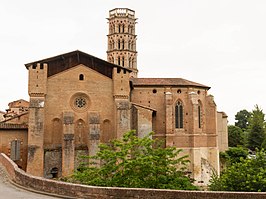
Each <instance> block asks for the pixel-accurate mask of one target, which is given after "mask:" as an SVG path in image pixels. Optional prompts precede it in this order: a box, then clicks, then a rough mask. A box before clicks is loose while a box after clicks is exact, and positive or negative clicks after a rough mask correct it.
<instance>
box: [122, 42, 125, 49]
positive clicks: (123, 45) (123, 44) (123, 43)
mask: <svg viewBox="0 0 266 199" xmlns="http://www.w3.org/2000/svg"><path fill="white" fill-rule="evenodd" d="M124 47H125V41H124V39H123V40H122V50H124Z"/></svg>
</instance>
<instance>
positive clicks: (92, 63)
mask: <svg viewBox="0 0 266 199" xmlns="http://www.w3.org/2000/svg"><path fill="white" fill-rule="evenodd" d="M38 63H39V64H48V74H47V76H48V77H49V76H52V75H55V74H57V73H60V72H62V71H65V70H67V69H69V68H72V67H74V66H77V65H78V64H83V65H85V66H87V67H89V68H91V69H93V70H95V71H97V72H99V73H101V74H103V75H105V76H107V77H110V78H112V72H113V68H114V67H117V68H120V69H123V70H127V71H130V72H131V70H129V69H126V68H124V67H121V66H118V65H115V64H112V63H110V62H107V61H105V60H102V59H100V58H97V57H94V56H92V55H89V54H87V53H84V52H82V51H79V50H76V51H73V52H69V53H65V54H61V55H57V56H54V57H50V58H46V59H42V60H39V61H34V62H30V63H27V64H25V66H26V68H27V69H28V68H29V67H30V66H31V65H37V64H38Z"/></svg>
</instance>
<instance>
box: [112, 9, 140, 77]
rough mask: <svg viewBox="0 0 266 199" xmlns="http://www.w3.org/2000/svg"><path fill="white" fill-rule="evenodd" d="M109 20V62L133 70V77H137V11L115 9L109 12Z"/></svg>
mask: <svg viewBox="0 0 266 199" xmlns="http://www.w3.org/2000/svg"><path fill="white" fill-rule="evenodd" d="M107 19H108V23H109V34H108V35H107V37H108V49H107V60H108V61H109V62H111V63H114V64H117V65H120V66H123V67H125V68H128V69H131V70H132V73H131V76H132V77H137V75H138V69H137V51H136V40H137V36H136V35H135V24H136V20H137V18H135V11H133V10H130V9H128V8H115V9H113V10H110V11H109V18H107Z"/></svg>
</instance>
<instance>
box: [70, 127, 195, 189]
mask: <svg viewBox="0 0 266 199" xmlns="http://www.w3.org/2000/svg"><path fill="white" fill-rule="evenodd" d="M151 135H152V134H149V135H148V136H145V137H143V138H139V137H137V136H136V133H135V131H130V132H128V133H125V134H124V136H123V138H122V140H118V139H116V140H113V141H111V143H109V144H100V145H99V151H98V153H97V154H96V155H95V156H92V157H90V156H85V157H84V158H85V162H84V163H83V164H81V165H80V166H79V168H78V169H77V171H76V172H75V173H74V175H73V176H72V181H73V180H74V181H75V182H79V183H82V184H87V185H95V186H111V187H142V188H156V189H157V188H160V189H189V190H195V189H197V187H195V186H194V185H193V184H192V182H191V179H190V178H189V177H187V176H186V175H185V171H186V164H187V163H188V160H187V156H182V157H178V156H179V154H180V152H181V150H177V149H176V148H174V147H167V148H163V147H160V146H159V145H160V143H159V142H158V140H153V139H151ZM155 145H156V146H157V147H153V146H155ZM99 163H100V164H99ZM177 168H178V169H177Z"/></svg>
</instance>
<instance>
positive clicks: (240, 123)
mask: <svg viewBox="0 0 266 199" xmlns="http://www.w3.org/2000/svg"><path fill="white" fill-rule="evenodd" d="M250 116H251V113H250V112H248V111H247V110H246V109H243V110H241V111H239V112H237V113H236V115H235V120H236V122H235V126H237V127H239V128H241V129H242V130H243V131H245V129H247V127H248V122H249V118H250Z"/></svg>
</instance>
